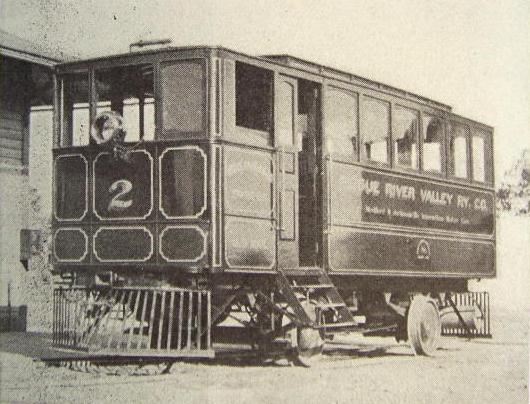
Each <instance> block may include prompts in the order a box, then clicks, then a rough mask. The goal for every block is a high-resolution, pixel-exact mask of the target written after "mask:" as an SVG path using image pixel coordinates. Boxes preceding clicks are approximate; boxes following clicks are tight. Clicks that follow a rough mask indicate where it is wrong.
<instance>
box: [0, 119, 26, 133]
mask: <svg viewBox="0 0 530 404" xmlns="http://www.w3.org/2000/svg"><path fill="white" fill-rule="evenodd" d="M23 127H24V125H23V123H22V119H7V118H0V129H8V130H15V131H19V132H21V131H22V128H23Z"/></svg>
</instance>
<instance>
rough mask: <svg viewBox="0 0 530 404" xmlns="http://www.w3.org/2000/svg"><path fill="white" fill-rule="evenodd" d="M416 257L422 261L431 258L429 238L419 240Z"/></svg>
mask: <svg viewBox="0 0 530 404" xmlns="http://www.w3.org/2000/svg"><path fill="white" fill-rule="evenodd" d="M416 258H417V259H418V260H420V261H428V260H430V259H431V246H430V244H429V242H428V241H427V240H425V239H421V240H420V241H418V245H417V246H416Z"/></svg>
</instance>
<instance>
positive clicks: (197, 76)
mask: <svg viewBox="0 0 530 404" xmlns="http://www.w3.org/2000/svg"><path fill="white" fill-rule="evenodd" d="M161 76H162V79H161V81H162V105H163V107H162V108H163V109H162V115H163V116H162V120H163V122H164V133H163V134H162V135H161V137H162V138H163V139H174V138H182V137H186V133H187V134H188V137H189V136H190V134H193V133H195V135H196V134H197V132H201V131H203V130H204V126H205V116H206V112H205V111H206V102H205V96H206V94H205V76H204V67H203V65H202V63H200V62H198V61H197V62H190V61H187V62H178V63H171V64H165V65H162V73H161ZM175 132H178V135H177V134H175Z"/></svg>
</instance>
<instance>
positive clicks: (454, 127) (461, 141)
mask: <svg viewBox="0 0 530 404" xmlns="http://www.w3.org/2000/svg"><path fill="white" fill-rule="evenodd" d="M468 139H469V128H468V127H467V126H464V125H459V124H457V123H454V122H453V123H451V125H450V130H449V158H450V164H449V174H450V175H452V176H453V177H457V178H467V176H468V172H467V146H468Z"/></svg>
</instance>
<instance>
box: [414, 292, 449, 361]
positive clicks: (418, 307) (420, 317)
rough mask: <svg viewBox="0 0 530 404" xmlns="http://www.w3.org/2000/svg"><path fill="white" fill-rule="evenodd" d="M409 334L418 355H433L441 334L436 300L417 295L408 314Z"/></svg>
mask: <svg viewBox="0 0 530 404" xmlns="http://www.w3.org/2000/svg"><path fill="white" fill-rule="evenodd" d="M407 335H408V339H409V343H410V345H411V347H412V349H413V351H414V353H415V354H416V355H425V356H433V355H434V353H435V352H436V349H437V348H438V342H439V339H440V335H441V321H440V313H439V311H438V306H437V304H436V302H435V301H434V300H432V299H429V298H427V297H426V296H423V295H418V296H415V297H414V299H413V300H412V303H411V304H410V308H409V312H408V316H407Z"/></svg>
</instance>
